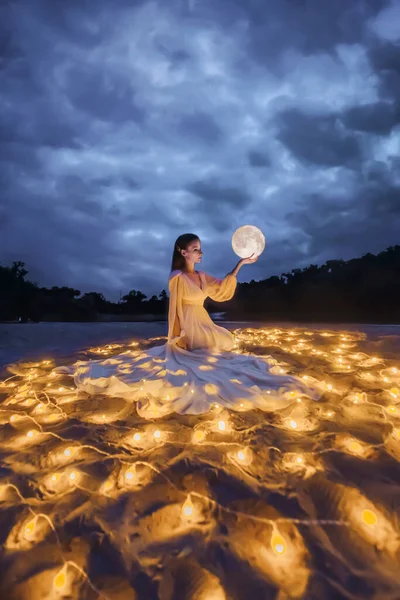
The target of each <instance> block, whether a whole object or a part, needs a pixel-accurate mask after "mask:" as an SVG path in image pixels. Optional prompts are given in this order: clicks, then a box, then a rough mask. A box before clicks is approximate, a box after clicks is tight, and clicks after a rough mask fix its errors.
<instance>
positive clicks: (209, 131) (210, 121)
mask: <svg viewBox="0 0 400 600" xmlns="http://www.w3.org/2000/svg"><path fill="white" fill-rule="evenodd" d="M178 127H179V129H180V131H182V132H183V134H186V135H188V136H190V139H194V140H196V141H203V142H205V143H208V144H214V143H215V142H218V141H219V140H220V139H221V135H222V131H221V129H220V128H219V127H218V125H217V123H216V122H215V119H214V118H213V117H212V116H211V115H207V114H205V113H202V112H197V113H193V114H188V115H184V116H183V117H181V118H180V119H179V125H178Z"/></svg>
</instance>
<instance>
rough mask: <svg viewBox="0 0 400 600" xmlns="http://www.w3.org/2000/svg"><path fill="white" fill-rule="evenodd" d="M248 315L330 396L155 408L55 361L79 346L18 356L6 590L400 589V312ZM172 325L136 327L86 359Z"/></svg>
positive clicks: (287, 368)
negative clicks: (372, 324)
mask: <svg viewBox="0 0 400 600" xmlns="http://www.w3.org/2000/svg"><path fill="white" fill-rule="evenodd" d="M146 326H147V327H148V324H146ZM17 327H18V326H17ZM234 333H235V336H236V338H237V341H238V343H239V345H240V351H241V352H253V353H255V354H262V355H270V356H272V357H273V358H274V359H276V360H277V361H278V364H279V367H280V368H281V369H282V370H283V371H284V372H285V373H289V374H294V375H297V376H301V377H304V378H309V379H310V380H312V381H316V382H318V383H319V385H320V386H322V387H323V389H324V394H323V397H322V399H321V400H320V401H319V402H312V401H307V399H304V398H303V397H302V398H299V397H297V398H296V397H294V398H293V404H292V405H290V406H289V407H287V408H285V409H283V410H278V411H275V412H273V413H261V412H259V411H248V412H241V413H237V412H228V411H223V410H221V408H220V407H218V406H213V407H212V408H211V410H210V412H209V413H208V414H206V415H201V416H199V417H194V416H177V415H172V416H169V417H166V418H160V419H155V420H154V421H153V422H151V421H150V422H149V421H144V420H142V419H140V417H138V415H137V414H136V411H135V406H134V405H132V404H129V403H128V402H126V401H125V400H122V399H120V398H106V397H101V396H96V397H89V396H87V395H85V394H82V393H80V394H77V393H76V390H75V388H74V386H73V383H72V379H71V378H70V377H68V376H60V375H55V374H53V375H52V371H53V368H54V367H55V366H56V365H58V364H61V363H62V364H65V362H66V361H65V359H63V360H62V361H61V359H60V358H59V359H57V361H55V360H54V359H53V358H52V356H51V355H48V356H47V357H45V358H44V357H43V356H42V355H41V360H40V362H30V363H26V362H25V363H21V362H19V363H15V364H14V365H10V366H9V369H8V372H7V373H6V374H5V375H4V376H3V380H2V382H1V384H0V386H1V387H0V397H1V406H0V422H1V438H0V458H1V464H2V468H1V471H0V517H1V528H0V533H1V544H2V548H3V549H2V552H1V555H0V569H1V573H2V576H1V581H0V598H2V599H3V598H4V599H7V600H8V599H11V600H17V599H18V600H39V599H40V600H42V599H46V598H47V599H52V598H74V599H75V598H76V599H79V600H81V599H90V600H91V599H97V598H110V599H113V600H114V599H116V600H122V599H124V600H125V599H131V598H139V599H143V600H152V599H154V600H155V599H157V598H160V599H161V600H172V599H176V600H178V599H183V600H185V599H189V598H195V599H197V600H223V599H225V598H226V599H232V600H248V599H253V598H254V600H256V599H257V600H258V599H260V600H264V599H265V600H267V599H270V598H279V599H283V598H304V599H306V600H310V599H322V598H323V599H341V598H360V599H361V598H374V599H377V598H380V599H390V598H392V599H398V598H399V597H400V586H399V583H398V582H399V580H400V577H399V573H400V537H399V531H400V530H399V513H400V483H399V482H400V468H399V461H400V353H399V347H400V346H399V342H400V336H399V335H398V334H397V331H396V328H392V329H387V330H386V331H385V330H382V329H380V330H378V329H376V328H375V329H374V330H373V331H369V332H368V335H367V334H366V333H363V332H358V331H357V330H356V328H354V327H353V328H351V330H350V328H347V330H345V329H343V330H341V329H340V328H339V327H337V328H331V329H327V328H324V329H321V328H318V327H313V328H310V327H307V328H293V327H283V326H279V327H270V326H269V327H264V328H255V327H253V328H252V329H245V328H240V329H236V330H234ZM382 334H383V335H382ZM164 342H165V339H164V338H161V337H160V338H153V339H150V340H139V339H138V336H135V338H134V339H132V338H131V339H129V340H125V341H124V342H122V341H120V342H119V343H118V344H110V345H109V346H102V347H92V348H91V349H90V350H88V351H86V352H84V353H82V352H80V353H79V354H75V355H74V356H70V358H69V362H71V363H72V362H75V361H76V360H77V358H79V359H82V358H85V357H87V358H89V357H90V358H93V357H96V356H104V355H106V356H113V354H118V353H121V352H124V351H128V350H129V349H130V348H132V347H134V348H135V349H137V347H138V346H137V344H139V346H140V347H143V348H146V347H149V346H150V345H152V344H160V343H164ZM299 400H300V401H299Z"/></svg>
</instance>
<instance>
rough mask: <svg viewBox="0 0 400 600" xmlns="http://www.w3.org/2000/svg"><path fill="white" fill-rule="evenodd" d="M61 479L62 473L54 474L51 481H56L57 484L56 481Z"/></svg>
mask: <svg viewBox="0 0 400 600" xmlns="http://www.w3.org/2000/svg"><path fill="white" fill-rule="evenodd" d="M60 477H61V475H60V473H54V474H53V475H52V476H51V480H52V481H54V482H56V481H58V480H59V479H60Z"/></svg>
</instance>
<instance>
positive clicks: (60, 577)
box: [54, 569, 66, 589]
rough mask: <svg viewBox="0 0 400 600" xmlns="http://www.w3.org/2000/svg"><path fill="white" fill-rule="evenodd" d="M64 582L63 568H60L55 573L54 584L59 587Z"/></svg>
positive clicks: (62, 585)
mask: <svg viewBox="0 0 400 600" xmlns="http://www.w3.org/2000/svg"><path fill="white" fill-rule="evenodd" d="M65 582H66V577H65V570H64V569H61V571H59V572H58V573H57V575H56V576H55V577H54V585H55V586H56V588H58V589H60V588H63V587H64V585H65Z"/></svg>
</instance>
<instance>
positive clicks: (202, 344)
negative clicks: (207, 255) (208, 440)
mask: <svg viewBox="0 0 400 600" xmlns="http://www.w3.org/2000/svg"><path fill="white" fill-rule="evenodd" d="M200 278H201V287H199V286H198V285H196V284H195V283H194V282H193V281H192V280H191V279H190V278H189V277H187V276H186V275H185V273H184V272H182V271H173V272H172V273H171V275H170V278H169V282H168V287H169V292H170V301H169V310H168V338H167V342H166V343H165V344H164V345H162V346H153V347H151V348H150V349H148V350H145V351H144V350H138V351H137V352H135V351H130V352H129V354H128V353H122V354H119V355H117V356H113V357H112V358H107V359H105V360H104V359H100V360H90V361H78V362H77V363H75V365H73V366H72V367H59V368H58V369H56V371H58V372H59V373H61V372H62V373H70V374H73V376H74V381H75V384H76V386H77V387H78V388H79V389H80V390H82V391H85V392H87V393H89V394H96V393H101V394H106V395H110V396H120V397H124V398H126V399H128V400H131V401H134V402H136V408H137V411H138V413H139V414H140V415H141V416H142V417H143V418H146V419H154V418H157V417H162V416H164V415H166V414H170V413H173V412H176V413H180V414H201V413H205V412H207V411H208V410H210V408H211V407H212V405H213V404H215V403H217V404H218V405H219V406H220V407H226V408H229V409H233V410H237V411H245V410H251V409H253V408H259V409H261V410H267V411H271V410H279V409H283V408H285V407H286V406H288V405H289V404H292V403H293V401H294V398H293V395H294V394H296V395H298V394H304V395H307V396H308V397H310V398H312V399H314V400H316V399H318V398H319V396H320V393H319V392H318V390H316V389H313V388H310V387H307V386H305V385H304V383H303V382H302V381H301V380H299V379H297V378H295V377H291V376H282V375H280V374H278V373H277V372H276V371H277V370H278V368H277V367H276V366H274V364H273V363H274V361H273V360H271V358H270V357H262V356H256V355H253V354H240V353H236V352H234V351H232V350H233V348H234V346H235V339H234V336H233V335H232V333H231V332H230V331H228V330H227V329H225V328H224V327H220V326H218V325H216V324H215V323H214V322H213V321H212V319H211V318H210V316H209V314H208V312H207V311H206V309H205V308H204V301H205V299H206V298H207V297H210V298H212V299H213V300H215V301H217V302H224V301H226V300H230V299H231V298H232V297H233V295H234V293H235V290H236V286H237V280H236V277H235V276H234V275H227V276H226V277H225V278H224V279H217V278H213V277H209V276H208V277H207V278H206V275H205V273H204V272H203V271H200ZM274 371H275V372H274ZM295 397H296V396H295Z"/></svg>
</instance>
